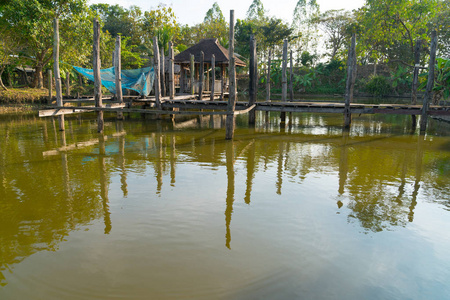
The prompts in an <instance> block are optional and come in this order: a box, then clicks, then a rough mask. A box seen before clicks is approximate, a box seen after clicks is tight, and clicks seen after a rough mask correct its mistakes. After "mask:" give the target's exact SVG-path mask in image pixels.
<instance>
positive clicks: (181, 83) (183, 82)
mask: <svg viewBox="0 0 450 300" xmlns="http://www.w3.org/2000/svg"><path fill="white" fill-rule="evenodd" d="M185 77H186V73H185V71H184V64H180V94H183V93H184V85H185Z"/></svg>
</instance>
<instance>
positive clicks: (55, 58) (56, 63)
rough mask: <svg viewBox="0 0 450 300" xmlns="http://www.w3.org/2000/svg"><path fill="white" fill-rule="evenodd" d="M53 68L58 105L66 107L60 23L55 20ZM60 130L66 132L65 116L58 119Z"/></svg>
mask: <svg viewBox="0 0 450 300" xmlns="http://www.w3.org/2000/svg"><path fill="white" fill-rule="evenodd" d="M53 38H54V39H53V67H54V69H55V91H56V105H57V106H64V103H63V98H62V90H61V73H60V71H59V21H58V19H56V18H55V19H53ZM58 121H59V130H60V131H64V115H61V116H59V117H58Z"/></svg>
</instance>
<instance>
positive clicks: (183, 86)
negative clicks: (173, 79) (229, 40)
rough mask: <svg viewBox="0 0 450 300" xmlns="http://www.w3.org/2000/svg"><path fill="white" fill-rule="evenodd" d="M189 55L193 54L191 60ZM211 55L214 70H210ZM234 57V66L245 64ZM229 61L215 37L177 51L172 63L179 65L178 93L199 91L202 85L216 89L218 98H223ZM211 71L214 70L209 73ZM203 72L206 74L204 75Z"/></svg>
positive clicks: (226, 84) (226, 88)
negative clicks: (218, 69)
mask: <svg viewBox="0 0 450 300" xmlns="http://www.w3.org/2000/svg"><path fill="white" fill-rule="evenodd" d="M202 52H203V60H202ZM191 56H193V58H194V59H193V60H191ZM213 56H214V66H215V68H214V70H212V65H213V59H212V58H213ZM234 57H235V62H236V66H238V67H244V66H245V65H246V64H245V63H244V62H243V61H242V60H240V59H239V58H237V57H236V55H235V56H234ZM202 61H203V70H202ZM229 62H230V59H229V55H228V49H226V48H225V47H223V46H222V45H220V44H219V41H218V39H215V38H214V39H203V40H201V41H200V42H199V43H198V44H195V45H194V46H192V47H190V48H188V49H186V50H184V51H183V52H181V53H179V54H178V55H176V56H175V58H174V63H175V64H177V65H179V66H180V79H179V84H180V93H199V91H200V89H201V88H200V86H202V87H204V89H205V90H208V91H211V88H212V89H213V90H214V91H217V93H220V99H223V98H224V95H225V93H227V91H228V84H229V83H228V76H227V71H226V70H227V69H228V65H229ZM216 68H220V72H219V74H217V72H215V70H216ZM201 70H202V71H201ZM211 71H214V72H212V73H211ZM205 72H206V73H205ZM205 74H206V76H204V75H205ZM202 75H203V76H202ZM213 76H214V87H212V86H211V85H212V80H211V79H210V78H212V77H213ZM200 83H201V85H200Z"/></svg>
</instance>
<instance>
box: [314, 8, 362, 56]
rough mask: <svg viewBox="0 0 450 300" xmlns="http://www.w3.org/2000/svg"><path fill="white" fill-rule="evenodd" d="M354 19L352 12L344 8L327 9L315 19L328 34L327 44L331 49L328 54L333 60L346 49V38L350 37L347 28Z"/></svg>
mask: <svg viewBox="0 0 450 300" xmlns="http://www.w3.org/2000/svg"><path fill="white" fill-rule="evenodd" d="M352 21H353V20H352V16H351V13H350V12H349V11H346V10H343V9H339V10H327V11H326V12H324V13H322V14H320V16H318V17H317V18H316V19H315V20H314V22H315V23H317V24H319V26H320V28H321V29H322V30H323V32H324V33H325V34H326V36H327V39H326V40H325V45H326V47H327V49H329V50H330V51H331V52H330V53H329V54H328V55H329V56H330V58H331V60H333V59H334V58H335V57H336V55H337V54H338V53H339V52H340V51H343V50H344V49H343V46H344V45H345V40H346V39H347V38H348V37H349V34H348V30H347V29H348V26H349V24H350V23H351V22H352Z"/></svg>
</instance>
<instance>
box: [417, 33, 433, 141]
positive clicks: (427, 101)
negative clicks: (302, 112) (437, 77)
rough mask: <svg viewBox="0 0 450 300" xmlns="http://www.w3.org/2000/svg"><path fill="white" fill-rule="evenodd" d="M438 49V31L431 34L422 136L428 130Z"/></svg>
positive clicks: (421, 120) (422, 117)
mask: <svg viewBox="0 0 450 300" xmlns="http://www.w3.org/2000/svg"><path fill="white" fill-rule="evenodd" d="M436 48H437V36H436V30H433V31H432V32H431V45H430V62H429V63H428V81H427V87H426V89H425V95H424V97H423V105H422V112H421V116H420V134H421V135H423V134H424V133H425V130H426V129H427V121H428V107H429V106H430V98H431V94H432V93H431V92H432V89H433V86H434V65H435V64H436Z"/></svg>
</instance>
